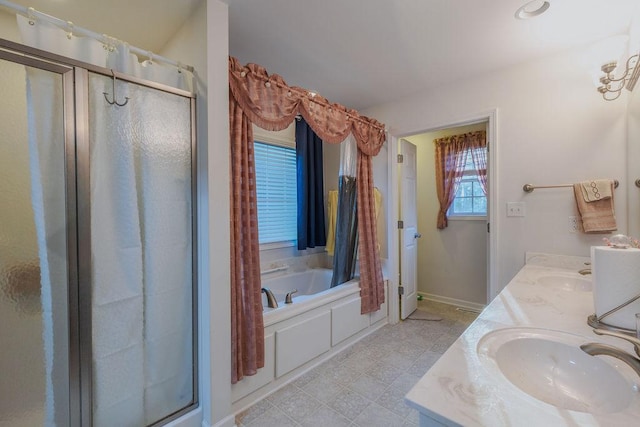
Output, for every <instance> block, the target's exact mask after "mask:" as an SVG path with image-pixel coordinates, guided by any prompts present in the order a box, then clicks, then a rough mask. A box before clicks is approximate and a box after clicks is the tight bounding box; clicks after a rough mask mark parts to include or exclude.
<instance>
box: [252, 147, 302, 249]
mask: <svg viewBox="0 0 640 427" xmlns="http://www.w3.org/2000/svg"><path fill="white" fill-rule="evenodd" d="M254 149H255V151H254V153H255V162H256V190H257V196H258V235H259V240H260V244H264V243H274V242H285V241H292V240H296V238H297V234H298V231H297V221H298V218H297V215H298V214H297V212H298V201H297V188H296V150H295V149H293V148H288V147H281V146H278V145H271V144H265V143H263V142H258V141H256V142H255V143H254Z"/></svg>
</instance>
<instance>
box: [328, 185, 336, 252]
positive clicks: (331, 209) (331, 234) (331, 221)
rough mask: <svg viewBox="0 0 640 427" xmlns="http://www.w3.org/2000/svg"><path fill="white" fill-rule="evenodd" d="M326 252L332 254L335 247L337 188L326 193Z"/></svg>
mask: <svg viewBox="0 0 640 427" xmlns="http://www.w3.org/2000/svg"><path fill="white" fill-rule="evenodd" d="M327 216H328V217H329V218H328V221H327V246H326V247H325V248H326V249H327V253H328V254H329V255H331V256H333V251H334V250H335V248H336V220H337V218H338V190H331V191H329V194H328V195H327Z"/></svg>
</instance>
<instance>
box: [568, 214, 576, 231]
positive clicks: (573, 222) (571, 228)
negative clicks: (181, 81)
mask: <svg viewBox="0 0 640 427" xmlns="http://www.w3.org/2000/svg"><path fill="white" fill-rule="evenodd" d="M577 232H578V218H576V217H575V216H573V215H572V216H570V217H569V233H577Z"/></svg>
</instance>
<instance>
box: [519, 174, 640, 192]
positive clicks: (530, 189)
mask: <svg viewBox="0 0 640 427" xmlns="http://www.w3.org/2000/svg"><path fill="white" fill-rule="evenodd" d="M618 185H620V183H619V182H618V180H617V179H616V180H614V181H613V186H614V187H615V188H618ZM636 185H637V186H638V187H640V178H639V179H637V180H636ZM564 187H573V184H559V185H531V184H525V185H524V186H523V187H522V190H524V192H525V193H533V190H535V189H536V188H564Z"/></svg>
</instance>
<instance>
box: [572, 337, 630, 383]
mask: <svg viewBox="0 0 640 427" xmlns="http://www.w3.org/2000/svg"><path fill="white" fill-rule="evenodd" d="M593 332H594V333H596V334H597V335H610V336H612V337H617V338H621V339H623V340H625V341H629V342H630V343H632V344H633V347H634V349H635V352H636V354H637V355H638V356H640V340H639V339H638V338H636V337H632V336H630V335H626V334H622V333H619V332H613V331H607V330H605V329H594V330H593ZM580 348H581V349H582V351H584V352H585V353H587V354H589V355H591V356H598V355H603V356H611V357H615V358H616V359H619V360H621V361H623V362H624V363H626V364H627V365H629V366H630V367H631V369H633V370H634V371H635V372H636V374H638V376H640V359H639V358H637V357H634V356H632V355H631V354H629V353H627V352H626V351H624V350H622V349H619V348H618V347H614V346H612V345H609V344H602V343H596V342H591V343H587V344H582V345H581V346H580Z"/></svg>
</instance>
